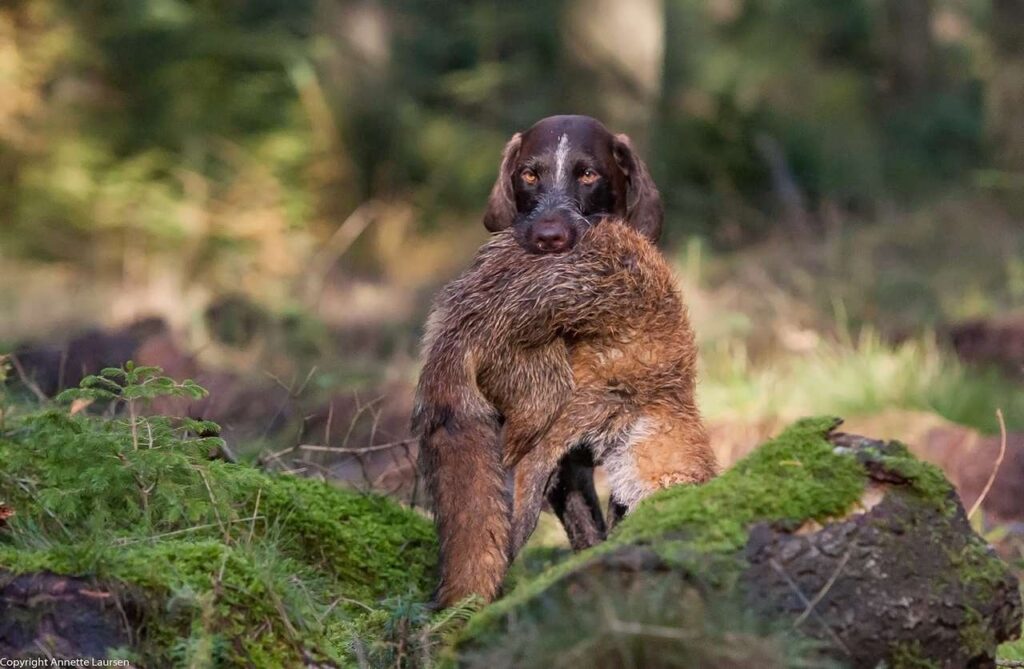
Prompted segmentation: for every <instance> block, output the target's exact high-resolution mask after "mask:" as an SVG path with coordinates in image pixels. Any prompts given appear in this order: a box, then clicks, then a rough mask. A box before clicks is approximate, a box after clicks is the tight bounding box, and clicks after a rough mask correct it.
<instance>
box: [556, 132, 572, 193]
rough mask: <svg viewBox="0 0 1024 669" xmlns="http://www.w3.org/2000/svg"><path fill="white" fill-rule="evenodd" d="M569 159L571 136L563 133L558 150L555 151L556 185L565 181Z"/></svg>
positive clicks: (559, 139)
mask: <svg viewBox="0 0 1024 669" xmlns="http://www.w3.org/2000/svg"><path fill="white" fill-rule="evenodd" d="M568 158H569V136H568V135H566V134H565V133H562V136H561V137H559V138H558V148H556V149H555V183H562V181H564V180H565V163H566V160H568Z"/></svg>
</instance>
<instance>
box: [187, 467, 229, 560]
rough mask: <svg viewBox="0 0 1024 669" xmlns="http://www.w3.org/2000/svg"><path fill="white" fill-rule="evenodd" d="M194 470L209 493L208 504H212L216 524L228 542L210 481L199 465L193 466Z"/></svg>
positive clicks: (225, 541) (226, 531)
mask: <svg viewBox="0 0 1024 669" xmlns="http://www.w3.org/2000/svg"><path fill="white" fill-rule="evenodd" d="M195 470H196V472H197V473H198V474H199V478H201V479H203V485H204V486H206V492H207V493H209V495H210V504H212V505H213V515H214V517H215V518H216V519H217V524H218V525H219V526H220V532H221V534H223V535H224V543H229V542H230V539H231V536H230V535H229V534H228V530H227V527H226V526H225V525H224V521H223V520H222V519H221V517H220V509H218V508H217V498H216V497H214V495H213V488H211V487H210V482H209V481H208V480H207V479H206V474H204V473H203V470H202V469H200V468H199V467H195Z"/></svg>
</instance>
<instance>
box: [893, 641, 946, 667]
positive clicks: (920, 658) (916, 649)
mask: <svg viewBox="0 0 1024 669" xmlns="http://www.w3.org/2000/svg"><path fill="white" fill-rule="evenodd" d="M890 661H891V663H892V669H939V667H940V666H941V665H940V664H939V663H938V662H936V661H935V660H931V659H928V658H927V657H925V655H924V651H923V650H922V648H921V643H920V642H918V641H914V642H913V643H904V644H899V645H897V646H896V647H895V648H894V649H893V652H892V657H891V658H890Z"/></svg>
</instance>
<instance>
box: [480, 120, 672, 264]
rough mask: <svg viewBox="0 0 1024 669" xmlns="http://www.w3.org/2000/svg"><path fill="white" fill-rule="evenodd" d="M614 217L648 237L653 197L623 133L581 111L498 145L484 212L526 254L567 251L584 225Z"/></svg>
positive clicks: (655, 231) (653, 222) (653, 231)
mask: <svg viewBox="0 0 1024 669" xmlns="http://www.w3.org/2000/svg"><path fill="white" fill-rule="evenodd" d="M607 215H616V216H621V217H622V218H624V219H625V220H626V222H627V223H628V224H629V225H631V226H632V227H634V228H636V229H637V230H639V231H640V232H641V233H643V234H644V235H646V236H647V237H648V238H649V239H651V240H652V241H657V240H658V238H659V237H660V236H661V222H662V208H661V197H660V196H659V194H658V189H657V188H656V187H655V185H654V182H653V181H652V180H651V176H650V174H649V173H648V171H647V166H646V165H645V164H644V163H643V161H642V160H640V157H639V156H637V154H636V152H635V151H634V150H633V146H632V144H631V143H630V141H629V137H627V136H626V135H613V134H612V133H610V132H609V131H608V130H607V129H606V128H605V127H604V126H603V125H601V123H600V122H599V121H597V120H595V119H592V118H590V117H589V116H549V117H548V118H545V119H542V120H540V121H538V122H537V123H536V124H535V125H534V126H533V127H532V128H530V129H529V130H527V131H526V132H523V133H516V134H515V135H513V136H512V139H510V140H509V142H508V144H506V145H505V151H504V154H503V155H502V159H501V168H500V170H499V171H498V179H497V181H495V183H494V187H493V188H492V189H491V197H490V200H489V201H488V204H487V213H486V214H485V215H484V226H486V227H487V229H488V230H490V231H491V232H497V231H498V230H504V229H506V228H508V227H512V228H513V234H514V236H515V238H516V240H517V241H518V242H519V243H520V244H521V245H522V246H523V248H525V249H526V250H527V251H530V252H531V253H560V252H563V251H568V250H569V249H571V248H572V247H573V245H574V244H575V243H576V239H577V238H578V237H579V235H580V234H581V232H582V231H583V230H585V229H586V228H587V227H588V226H590V225H593V224H594V223H596V222H597V221H598V220H600V219H601V218H602V217H604V216H607Z"/></svg>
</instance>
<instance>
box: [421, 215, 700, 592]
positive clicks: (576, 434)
mask: <svg viewBox="0 0 1024 669" xmlns="http://www.w3.org/2000/svg"><path fill="white" fill-rule="evenodd" d="M519 238H520V237H519V236H518V235H516V234H514V233H511V232H507V233H504V234H502V235H499V236H497V237H496V238H495V239H494V240H493V241H492V242H491V243H489V244H487V245H485V246H484V248H483V249H482V250H481V252H480V253H479V254H478V256H477V259H476V261H475V263H474V264H473V266H472V267H471V268H470V270H469V271H467V272H466V273H465V274H464V275H463V276H462V277H460V278H459V279H457V280H456V281H454V282H452V283H451V284H449V285H448V286H447V287H446V288H445V290H444V291H442V293H441V295H440V296H439V298H438V300H437V302H436V304H435V309H434V312H433V313H432V314H431V317H430V319H429V321H428V324H427V335H426V337H425V339H424V350H423V355H424V367H423V372H422V375H421V378H420V384H419V388H418V391H417V404H416V409H415V412H414V427H415V429H416V430H417V432H418V433H419V434H420V436H421V448H422V450H421V453H422V455H423V458H424V460H423V461H424V465H425V469H426V473H427V475H428V476H427V481H428V486H429V487H430V491H431V494H432V495H433V496H434V499H435V505H436V518H437V523H438V530H439V535H440V538H441V584H440V586H439V589H438V593H437V599H438V601H439V603H440V604H442V605H449V604H451V603H453V602H455V601H457V600H458V599H460V598H462V597H464V596H467V595H469V594H478V595H481V596H483V597H484V598H486V599H491V598H493V597H495V596H496V595H497V593H498V589H499V587H500V584H501V581H502V579H503V578H504V574H505V570H506V568H507V565H508V561H509V560H510V559H511V558H512V557H514V556H515V554H516V553H517V552H518V550H519V549H520V548H521V547H522V545H523V543H525V541H526V539H527V538H528V537H529V534H530V533H531V532H532V531H533V528H534V526H535V525H536V521H537V517H538V515H539V513H540V509H541V504H542V500H543V497H544V494H545V491H546V489H547V487H548V486H549V481H550V479H551V478H552V475H553V473H554V472H555V471H556V468H557V465H558V463H559V460H560V459H561V458H562V457H563V456H564V455H565V454H566V453H568V452H569V451H570V450H571V449H573V448H574V447H576V446H578V445H580V444H585V445H586V447H587V448H589V449H590V451H591V453H592V455H593V456H595V457H596V458H597V459H598V460H600V461H601V462H603V463H604V464H605V465H606V466H607V467H608V469H609V473H610V476H609V479H610V482H611V487H612V502H613V507H614V508H615V509H617V510H618V511H619V512H620V513H621V512H625V511H628V509H629V508H631V507H632V506H633V505H635V504H636V503H637V502H638V501H639V500H641V499H643V498H644V497H646V496H647V495H648V494H650V493H651V492H653V491H654V490H657V489H659V488H662V487H665V486H669V485H674V484H677V483H698V482H702V481H705V480H707V479H708V478H709V477H711V476H712V475H713V474H714V471H715V462H714V456H713V454H712V453H711V451H710V448H709V447H708V442H707V435H706V433H705V431H704V428H703V426H702V424H701V422H700V417H699V414H698V412H697V407H696V404H695V401H694V382H695V364H696V345H695V343H694V338H693V333H692V330H691V329H690V326H689V323H688V321H687V318H686V310H685V308H684V307H683V304H682V301H681V299H680V297H679V294H678V292H677V291H676V289H675V284H674V281H673V278H672V275H671V271H670V270H669V268H668V267H667V265H666V264H665V262H664V260H663V259H662V257H661V255H660V254H659V253H658V251H657V249H655V248H654V246H653V245H652V244H651V243H650V242H649V241H647V240H646V239H645V238H644V237H643V236H642V235H641V234H639V233H638V232H637V231H635V230H631V229H629V228H627V227H626V226H625V225H624V224H622V223H621V222H617V221H614V220H608V221H602V222H599V223H597V224H595V225H588V226H587V227H586V228H584V229H582V230H581V231H580V232H579V233H578V234H577V235H576V244H575V245H574V247H573V248H572V250H570V251H567V252H565V253H560V254H544V255H530V254H527V253H524V252H523V250H522V248H521V247H520V245H519V244H518V243H517V239H519ZM502 420H504V443H503V446H502V448H501V449H500V450H499V449H497V448H494V447H493V446H492V444H495V443H497V442H498V438H499V433H500V431H501V429H502ZM510 470H511V471H512V472H513V473H514V485H513V491H514V494H513V499H512V500H510V499H509V497H508V493H509V491H508V483H507V473H508V472H509V471H510Z"/></svg>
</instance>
